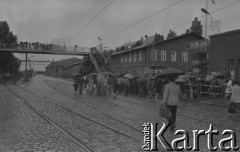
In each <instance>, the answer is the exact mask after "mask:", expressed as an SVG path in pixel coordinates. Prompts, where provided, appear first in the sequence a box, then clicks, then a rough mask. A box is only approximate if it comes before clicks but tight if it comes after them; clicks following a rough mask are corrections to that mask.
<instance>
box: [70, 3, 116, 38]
mask: <svg viewBox="0 0 240 152" xmlns="http://www.w3.org/2000/svg"><path fill="white" fill-rule="evenodd" d="M113 1H114V0H111V1H110V2H109V3H108V4H107V5H106V6H104V8H103V9H102V10H101V11H100V12H98V13H97V14H96V15H95V16H94V17H93V18H92V19H91V20H89V21H88V23H87V24H85V25H84V26H83V27H81V28H80V29H79V30H78V32H77V33H76V34H74V35H73V36H72V37H71V38H70V39H69V40H68V41H67V43H69V42H70V41H72V40H73V39H74V38H75V37H76V36H77V35H78V34H79V33H80V32H81V31H82V30H83V29H84V28H86V27H87V26H88V25H89V24H90V23H91V22H92V21H93V20H94V19H95V18H97V17H98V16H99V15H100V14H101V13H102V12H103V11H104V10H105V9H106V8H107V7H108V6H109V5H110V4H111V3H112V2H113Z"/></svg>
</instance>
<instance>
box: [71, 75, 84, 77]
mask: <svg viewBox="0 0 240 152" xmlns="http://www.w3.org/2000/svg"><path fill="white" fill-rule="evenodd" d="M77 76H83V75H82V74H74V75H72V77H77Z"/></svg>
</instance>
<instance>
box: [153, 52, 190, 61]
mask: <svg viewBox="0 0 240 152" xmlns="http://www.w3.org/2000/svg"><path fill="white" fill-rule="evenodd" d="M157 52H158V51H157V50H152V56H151V60H155V61H156V60H157ZM166 52H167V51H166V50H161V61H167V53H166ZM171 61H172V62H176V61H177V52H176V51H171ZM182 62H188V52H182Z"/></svg>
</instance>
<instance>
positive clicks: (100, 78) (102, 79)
mask: <svg viewBox="0 0 240 152" xmlns="http://www.w3.org/2000/svg"><path fill="white" fill-rule="evenodd" d="M97 82H99V83H102V84H103V83H104V82H105V77H104V76H103V75H102V74H98V75H97Z"/></svg>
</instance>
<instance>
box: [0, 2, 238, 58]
mask: <svg viewBox="0 0 240 152" xmlns="http://www.w3.org/2000/svg"><path fill="white" fill-rule="evenodd" d="M178 1H179V0H114V1H113V2H111V0H1V3H0V14H1V20H6V21H7V22H8V24H9V26H10V29H11V30H12V31H13V33H15V34H17V36H18V40H19V41H29V42H51V41H52V40H53V39H61V40H65V43H66V45H70V46H73V45H75V44H77V45H78V46H82V47H89V46H90V47H92V46H95V45H97V42H98V39H97V37H99V36H100V37H102V38H104V37H106V36H109V35H111V34H112V33H115V32H117V31H119V30H120V29H122V28H124V27H127V26H128V25H131V24H133V23H135V22H137V21H139V20H141V19H143V18H145V17H147V16H149V15H151V14H153V13H155V12H157V11H160V10H162V9H164V8H166V7H168V6H170V5H171V4H174V3H176V2H178ZM215 1H216V3H215V4H213V3H212V2H211V0H208V11H209V12H213V11H215V10H218V9H219V8H222V7H224V6H226V5H228V4H230V3H233V2H235V1H237V0H215ZM110 2H111V3H110ZM108 3H110V5H109V6H108V7H107V8H106V9H105V10H104V11H103V12H102V13H101V14H100V15H98V16H97V17H96V18H95V19H94V20H93V21H92V22H91V23H90V24H88V26H86V27H85V28H84V29H82V30H81V31H79V30H80V29H81V28H82V27H83V26H84V25H86V24H87V23H88V22H89V21H90V20H91V19H92V18H93V17H94V16H95V15H96V14H98V13H99V12H100V11H101V10H102V9H103V8H104V7H105V6H106V5H107V4H108ZM205 5H206V1H205V0H182V1H180V2H179V3H178V4H177V5H174V6H172V7H170V8H168V9H165V10H164V11H162V12H160V13H158V14H156V15H153V16H152V17H150V18H148V19H146V20H144V21H142V22H139V23H138V24H136V25H134V26H131V27H130V28H128V29H126V30H123V31H121V32H119V33H117V34H115V35H113V36H110V37H108V38H106V39H103V45H104V46H105V47H111V48H115V47H117V46H120V45H122V44H124V42H129V41H136V40H138V39H140V37H142V36H144V35H149V36H150V35H153V34H155V33H160V34H163V35H164V36H166V34H167V33H168V31H169V29H173V30H174V31H176V32H177V34H179V35H180V34H181V33H184V32H185V30H186V29H187V28H189V27H190V26H191V23H188V24H186V25H184V26H180V27H178V28H173V27H176V26H178V25H181V24H183V23H185V22H190V21H192V20H193V19H194V17H200V16H203V15H204V14H203V13H202V12H201V8H205ZM239 8H240V2H238V3H235V4H234V5H232V6H229V7H226V8H224V9H221V10H219V11H217V12H215V13H212V17H213V20H221V32H225V31H230V30H235V29H239V27H240V9H239ZM200 20H201V23H202V24H203V25H205V18H200ZM209 22H210V18H208V23H209ZM204 30H205V29H204ZM208 31H209V30H208ZM76 33H78V34H77V35H76ZM209 34H210V32H208V35H209ZM75 35H76V36H75ZM74 36H75V37H74ZM17 56H18V57H21V58H22V59H23V55H17ZM30 56H32V55H30ZM53 58H54V59H55V60H58V59H64V58H68V57H65V56H49V55H48V56H46V55H45V56H43V55H33V57H32V59H35V60H38V59H46V60H52V59H53Z"/></svg>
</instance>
